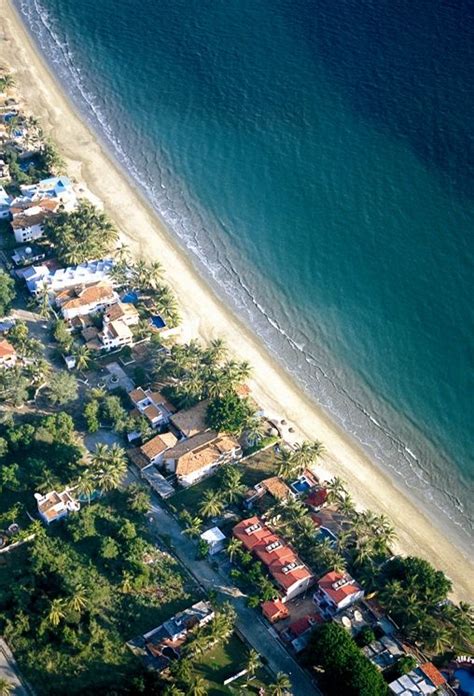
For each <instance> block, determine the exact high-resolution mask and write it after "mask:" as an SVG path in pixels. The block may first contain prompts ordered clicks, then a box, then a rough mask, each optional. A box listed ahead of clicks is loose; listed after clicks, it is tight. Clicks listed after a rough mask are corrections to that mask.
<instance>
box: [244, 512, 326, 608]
mask: <svg viewBox="0 0 474 696" xmlns="http://www.w3.org/2000/svg"><path fill="white" fill-rule="evenodd" d="M233 535H234V537H235V538H236V539H239V541H241V542H242V545H243V546H244V548H245V549H246V550H247V551H250V553H252V554H253V555H254V556H256V557H257V558H258V560H259V561H261V562H262V563H263V565H264V566H265V567H266V568H267V570H268V572H269V574H270V575H271V576H272V578H273V580H274V581H275V583H276V584H277V585H278V587H279V588H280V590H281V593H282V597H281V599H282V601H283V602H287V601H288V600H290V599H294V598H295V597H297V596H298V595H300V594H302V593H303V592H306V590H307V589H308V588H309V587H310V586H311V585H312V584H313V582H314V576H313V574H312V573H311V571H310V569H309V568H308V567H307V566H306V565H305V564H304V563H303V562H302V561H301V560H300V558H299V557H298V556H297V555H296V553H295V552H294V550H293V549H292V547H291V546H290V545H289V544H287V543H286V542H285V541H284V540H283V539H282V538H281V537H280V536H278V535H277V534H274V533H273V532H272V531H271V529H270V528H269V527H267V526H266V525H265V524H264V523H263V522H262V521H261V520H260V519H259V518H258V517H250V518H249V519H246V520H242V521H241V522H239V523H238V524H236V525H235V527H234V529H233Z"/></svg>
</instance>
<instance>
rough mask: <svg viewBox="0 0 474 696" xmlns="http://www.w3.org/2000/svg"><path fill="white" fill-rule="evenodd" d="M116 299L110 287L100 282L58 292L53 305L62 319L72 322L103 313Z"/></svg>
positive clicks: (108, 284) (104, 282)
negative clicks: (81, 317) (77, 318)
mask: <svg viewBox="0 0 474 696" xmlns="http://www.w3.org/2000/svg"><path fill="white" fill-rule="evenodd" d="M117 297H118V295H117V293H116V292H115V290H114V289H113V287H112V285H111V284H110V283H108V282H106V281H103V280H101V281H99V282H97V283H93V284H91V285H76V286H73V287H70V288H67V289H66V290H62V291H61V292H58V293H57V295H56V297H55V303H56V306H57V307H59V309H60V310H61V313H62V315H63V317H64V319H65V320H66V321H72V320H73V319H75V318H76V317H78V316H85V315H87V314H91V313H94V312H101V311H103V310H104V309H105V308H106V307H108V306H110V305H111V304H113V303H114V302H116V301H117Z"/></svg>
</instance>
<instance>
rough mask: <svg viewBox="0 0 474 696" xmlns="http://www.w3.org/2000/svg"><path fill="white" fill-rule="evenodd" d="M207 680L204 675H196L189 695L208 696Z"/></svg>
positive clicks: (190, 686)
mask: <svg viewBox="0 0 474 696" xmlns="http://www.w3.org/2000/svg"><path fill="white" fill-rule="evenodd" d="M207 693H208V692H207V688H206V682H205V681H204V679H203V678H202V677H194V679H193V681H192V682H191V684H190V685H189V690H188V694H189V696H207Z"/></svg>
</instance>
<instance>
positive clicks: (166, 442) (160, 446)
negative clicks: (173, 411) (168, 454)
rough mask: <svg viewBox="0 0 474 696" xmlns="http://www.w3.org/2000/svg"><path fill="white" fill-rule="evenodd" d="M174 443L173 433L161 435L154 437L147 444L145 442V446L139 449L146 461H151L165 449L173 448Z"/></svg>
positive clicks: (175, 440)
mask: <svg viewBox="0 0 474 696" xmlns="http://www.w3.org/2000/svg"><path fill="white" fill-rule="evenodd" d="M176 442H177V439H176V437H175V436H174V435H173V433H163V434H162V435H156V436H155V437H153V438H152V439H151V440H149V441H148V442H145V444H144V445H142V446H141V447H140V451H141V452H142V454H144V455H145V457H146V458H147V459H153V458H154V457H156V456H158V455H159V454H161V453H162V452H164V451H165V450H166V449H168V448H170V447H173V446H174V445H175V444H176Z"/></svg>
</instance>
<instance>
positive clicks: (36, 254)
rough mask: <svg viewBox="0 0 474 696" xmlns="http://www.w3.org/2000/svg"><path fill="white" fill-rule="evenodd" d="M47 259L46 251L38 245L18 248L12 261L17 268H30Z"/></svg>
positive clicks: (12, 256) (13, 254) (14, 251)
mask: <svg viewBox="0 0 474 696" xmlns="http://www.w3.org/2000/svg"><path fill="white" fill-rule="evenodd" d="M45 258H46V250H45V249H44V248H43V247H40V246H38V245H37V244H29V245H26V246H21V247H17V248H16V249H14V250H13V253H12V255H11V259H12V261H13V263H14V264H15V266H30V265H31V264H33V263H38V261H42V260H43V259H45Z"/></svg>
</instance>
